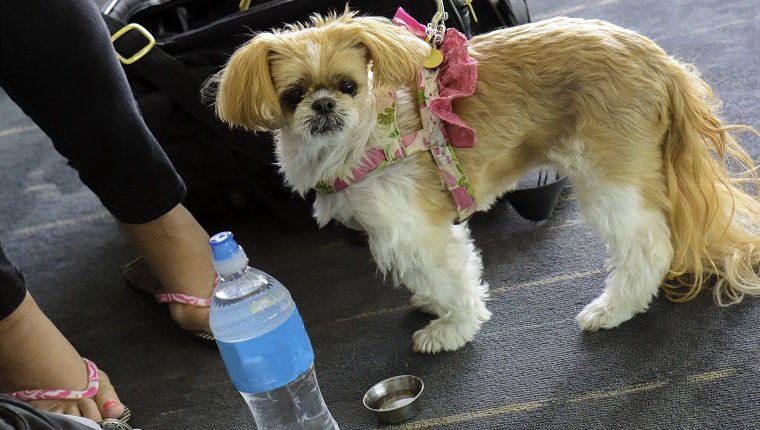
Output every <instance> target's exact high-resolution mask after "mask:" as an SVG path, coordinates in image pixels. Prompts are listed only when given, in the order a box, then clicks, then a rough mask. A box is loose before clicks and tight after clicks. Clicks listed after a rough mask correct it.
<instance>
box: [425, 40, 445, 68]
mask: <svg viewBox="0 0 760 430" xmlns="http://www.w3.org/2000/svg"><path fill="white" fill-rule="evenodd" d="M441 63H443V54H441V51H439V50H438V49H437V48H436V47H435V46H434V47H433V49H431V50H430V55H428V57H427V58H425V61H424V62H423V63H422V65H423V66H425V68H426V69H435V68H436V67H438V66H440V65H441Z"/></svg>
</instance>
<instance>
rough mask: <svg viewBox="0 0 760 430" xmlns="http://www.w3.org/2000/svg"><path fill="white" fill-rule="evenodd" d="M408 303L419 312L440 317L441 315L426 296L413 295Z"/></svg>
mask: <svg viewBox="0 0 760 430" xmlns="http://www.w3.org/2000/svg"><path fill="white" fill-rule="evenodd" d="M409 303H410V304H411V305H412V307H413V308H414V309H417V310H418V311H420V312H425V313H426V314H430V315H435V316H441V314H440V313H438V310H437V308H436V307H435V305H433V302H432V300H430V297H428V296H425V295H422V294H415V295H413V296H412V298H411V300H409Z"/></svg>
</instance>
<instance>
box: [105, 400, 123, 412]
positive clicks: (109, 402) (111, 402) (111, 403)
mask: <svg viewBox="0 0 760 430" xmlns="http://www.w3.org/2000/svg"><path fill="white" fill-rule="evenodd" d="M116 406H119V402H117V401H116V400H107V401H106V402H105V403H103V409H105V410H108V409H113V408H115V407H116Z"/></svg>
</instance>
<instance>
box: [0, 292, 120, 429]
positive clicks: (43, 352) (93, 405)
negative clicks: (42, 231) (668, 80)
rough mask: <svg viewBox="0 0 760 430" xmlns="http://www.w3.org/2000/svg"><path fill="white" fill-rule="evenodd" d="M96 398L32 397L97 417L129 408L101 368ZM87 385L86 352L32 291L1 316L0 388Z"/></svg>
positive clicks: (49, 407)
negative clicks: (81, 351) (82, 353)
mask: <svg viewBox="0 0 760 430" xmlns="http://www.w3.org/2000/svg"><path fill="white" fill-rule="evenodd" d="M99 375H100V385H99V388H98V391H97V393H96V394H95V397H93V398H91V399H78V400H30V401H28V403H29V404H30V405H32V406H34V407H37V408H40V409H43V410H46V411H51V412H60V413H64V414H68V415H75V416H82V417H86V418H89V419H91V420H93V421H102V420H103V419H105V418H118V417H120V416H121V415H122V414H123V413H124V410H125V408H124V405H122V404H121V402H120V401H119V397H118V396H117V395H116V392H115V391H114V388H113V386H112V385H111V382H110V381H109V379H108V376H107V375H106V374H105V373H103V372H100V373H99ZM87 385H88V378H87V368H86V366H85V362H84V360H83V359H82V357H81V356H80V355H79V353H77V351H76V350H75V349H74V347H73V346H72V345H71V344H70V343H69V342H68V341H67V340H66V338H64V337H63V335H62V334H61V332H60V331H58V329H57V328H56V327H55V326H54V325H53V323H52V322H51V321H50V320H49V319H48V318H47V317H46V316H45V315H44V314H43V313H42V311H41V310H40V308H39V307H37V304H36V303H35V302H34V300H33V299H32V296H30V295H29V294H27V295H26V298H24V301H23V302H21V305H20V306H19V307H18V308H17V309H16V310H15V311H14V312H13V313H12V314H10V315H9V316H8V317H6V318H5V319H3V320H0V393H9V392H14V391H21V390H31V389H56V390H58V389H67V390H83V389H85V388H86V387H87Z"/></svg>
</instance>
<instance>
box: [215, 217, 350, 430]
mask: <svg viewBox="0 0 760 430" xmlns="http://www.w3.org/2000/svg"><path fill="white" fill-rule="evenodd" d="M210 244H211V248H212V252H213V257H214V267H215V268H216V271H217V272H218V273H219V276H220V277H221V281H220V283H219V286H218V287H217V288H216V290H214V296H213V299H212V302H211V316H210V322H211V331H212V332H213V334H214V337H215V338H216V343H217V345H218V346H219V351H220V352H221V354H222V359H223V360H224V364H225V366H226V368H227V373H228V374H229V376H230V379H232V383H233V385H235V388H237V390H238V391H239V392H240V394H241V395H242V396H243V398H244V399H245V401H246V403H247V404H248V407H249V408H250V409H251V412H252V413H253V418H254V420H255V421H256V426H257V428H258V429H259V430H270V429H277V430H280V429H282V430H298V429H308V430H339V429H338V424H337V423H336V422H335V420H334V419H333V417H332V415H331V414H330V411H329V410H328V409H327V406H326V405H325V402H324V400H323V398H322V393H321V392H320V391H319V384H318V383H317V377H316V373H315V371H314V351H313V350H312V348H311V343H310V342H309V337H308V335H307V334H306V329H305V328H304V324H303V321H302V320H301V316H300V315H299V314H298V309H296V305H295V303H294V302H293V299H292V298H291V297H290V293H289V292H288V290H287V289H285V287H284V286H283V285H282V284H281V283H280V282H279V281H277V280H276V279H274V278H273V277H271V276H269V275H268V274H266V273H264V272H262V271H260V270H257V269H255V268H252V267H250V266H249V265H248V258H247V257H246V255H245V252H244V251H243V249H242V248H241V247H240V246H239V245H238V244H237V243H236V242H235V240H234V239H233V237H232V233H230V232H222V233H218V234H215V235H214V236H213V237H212V238H211V241H210Z"/></svg>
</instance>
